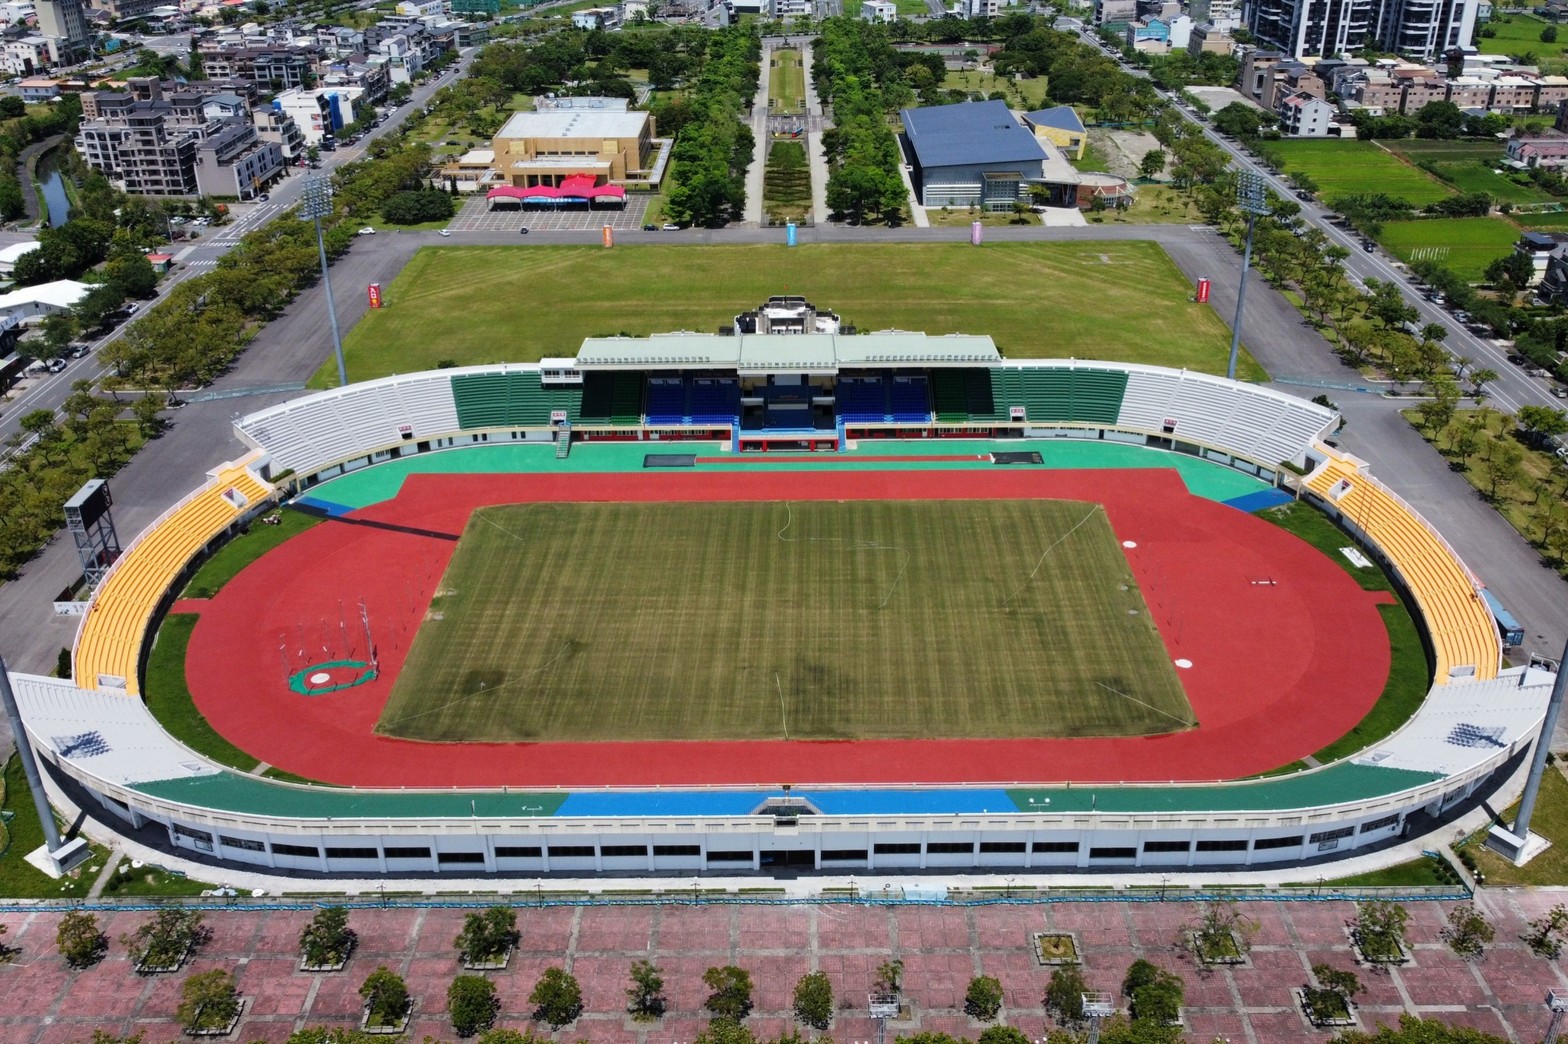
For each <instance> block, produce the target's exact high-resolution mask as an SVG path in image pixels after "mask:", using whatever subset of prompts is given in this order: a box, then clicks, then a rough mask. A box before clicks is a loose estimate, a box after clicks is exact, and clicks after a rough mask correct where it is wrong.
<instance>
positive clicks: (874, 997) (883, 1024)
mask: <svg viewBox="0 0 1568 1044" xmlns="http://www.w3.org/2000/svg"><path fill="white" fill-rule="evenodd" d="M870 1000H871V1017H872V1018H873V1019H875V1020H876V1024H877V1044H887V1020H888V1019H891V1018H892V1017H893V1016H895V1015H897V1014H898V994H896V993H873V994H871V998H870Z"/></svg>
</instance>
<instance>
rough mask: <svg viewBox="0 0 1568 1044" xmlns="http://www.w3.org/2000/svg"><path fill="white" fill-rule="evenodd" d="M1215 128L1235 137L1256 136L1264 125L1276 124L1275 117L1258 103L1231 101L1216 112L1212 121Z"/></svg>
mask: <svg viewBox="0 0 1568 1044" xmlns="http://www.w3.org/2000/svg"><path fill="white" fill-rule="evenodd" d="M1210 122H1212V123H1213V124H1214V129H1215V130H1217V131H1219V132H1220V133H1221V134H1228V135H1230V136H1231V137H1233V138H1256V137H1257V136H1258V133H1259V131H1261V130H1263V129H1264V127H1271V126H1273V125H1274V122H1275V121H1274V118H1273V116H1272V115H1270V114H1269V113H1266V112H1264V111H1263V110H1261V109H1259V108H1258V107H1257V106H1256V105H1248V104H1243V103H1242V102H1231V103H1230V104H1229V105H1227V106H1225V107H1224V108H1223V109H1221V110H1220V111H1219V112H1216V113H1215V114H1214V117H1213V119H1212V120H1211V121H1210Z"/></svg>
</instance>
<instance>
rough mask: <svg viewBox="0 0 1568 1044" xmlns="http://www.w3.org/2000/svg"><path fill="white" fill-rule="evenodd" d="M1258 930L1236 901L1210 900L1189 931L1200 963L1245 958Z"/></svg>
mask: <svg viewBox="0 0 1568 1044" xmlns="http://www.w3.org/2000/svg"><path fill="white" fill-rule="evenodd" d="M1257 930H1258V922H1256V921H1254V920H1253V919H1252V918H1250V917H1247V916H1246V915H1245V914H1243V913H1242V912H1241V906H1240V905H1239V904H1238V903H1237V902H1236V900H1234V899H1211V900H1210V901H1209V902H1207V903H1205V904H1204V906H1203V913H1202V914H1201V915H1200V916H1199V917H1198V919H1197V921H1196V922H1194V923H1193V924H1192V926H1191V928H1190V931H1191V932H1192V943H1193V947H1194V949H1196V950H1197V954H1198V959H1199V960H1201V961H1223V960H1226V959H1234V958H1241V957H1245V956H1246V955H1247V951H1248V950H1250V949H1251V948H1252V936H1253V934H1254V933H1256V932H1257Z"/></svg>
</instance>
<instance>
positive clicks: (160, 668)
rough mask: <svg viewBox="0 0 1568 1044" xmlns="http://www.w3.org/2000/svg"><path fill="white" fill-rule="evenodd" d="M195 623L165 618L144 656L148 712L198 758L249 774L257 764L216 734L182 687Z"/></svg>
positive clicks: (185, 616)
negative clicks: (187, 652)
mask: <svg viewBox="0 0 1568 1044" xmlns="http://www.w3.org/2000/svg"><path fill="white" fill-rule="evenodd" d="M198 619H200V618H199V617H198V616H196V615H195V614H194V613H170V614H169V615H168V616H166V617H164V620H163V624H162V625H161V626H160V627H159V628H158V635H157V637H156V638H154V639H153V646H152V651H151V652H150V653H148V655H147V679H146V683H145V684H144V685H143V687H142V691H143V692H144V693H145V694H146V699H147V709H148V710H150V711H151V712H152V716H153V717H154V718H157V719H158V723H159V724H160V725H162V726H163V727H164V729H165V730H166V731H167V732H168V733H169V735H171V736H173V737H174V738H175V739H177V740H179V741H180V742H181V743H183V744H185V745H186V746H187V747H189V748H191V749H192V750H194V751H196V752H197V753H198V754H205V755H206V756H207V757H209V758H211V759H212V760H213V761H216V762H218V763H220V764H223V765H229V766H231V767H233V768H237V769H239V770H240V771H241V772H249V771H251V770H252V769H254V768H255V767H256V765H257V764H258V762H257V760H256V757H255V756H254V755H252V754H247V753H245V752H244V751H243V750H241V749H240V748H238V747H236V746H235V745H234V744H232V743H230V742H229V741H228V740H226V739H224V738H223V737H222V736H221V735H219V734H218V730H217V729H214V728H213V727H212V726H211V725H210V724H209V723H208V722H207V719H206V718H205V717H204V716H203V715H202V713H201V711H199V710H197V709H196V701H195V700H194V699H192V698H191V690H190V688H189V687H188V686H187V685H186V684H185V650H186V648H187V647H188V646H189V645H190V641H191V631H193V630H195V628H196V621H197V620H198Z"/></svg>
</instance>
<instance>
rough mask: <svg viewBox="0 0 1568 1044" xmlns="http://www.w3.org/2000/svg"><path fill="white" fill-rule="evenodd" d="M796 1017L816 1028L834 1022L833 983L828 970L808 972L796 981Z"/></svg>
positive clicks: (821, 1027) (824, 1027) (823, 1027)
mask: <svg viewBox="0 0 1568 1044" xmlns="http://www.w3.org/2000/svg"><path fill="white" fill-rule="evenodd" d="M795 1018H797V1019H799V1020H800V1021H801V1022H804V1023H805V1024H806V1025H808V1026H810V1027H811V1028H812V1029H816V1030H825V1029H827V1028H828V1026H829V1025H831V1024H832V1022H833V983H832V981H831V980H829V979H828V973H827V972H824V971H814V972H807V973H806V974H805V975H802V976H801V977H800V981H799V982H797V983H795Z"/></svg>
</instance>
